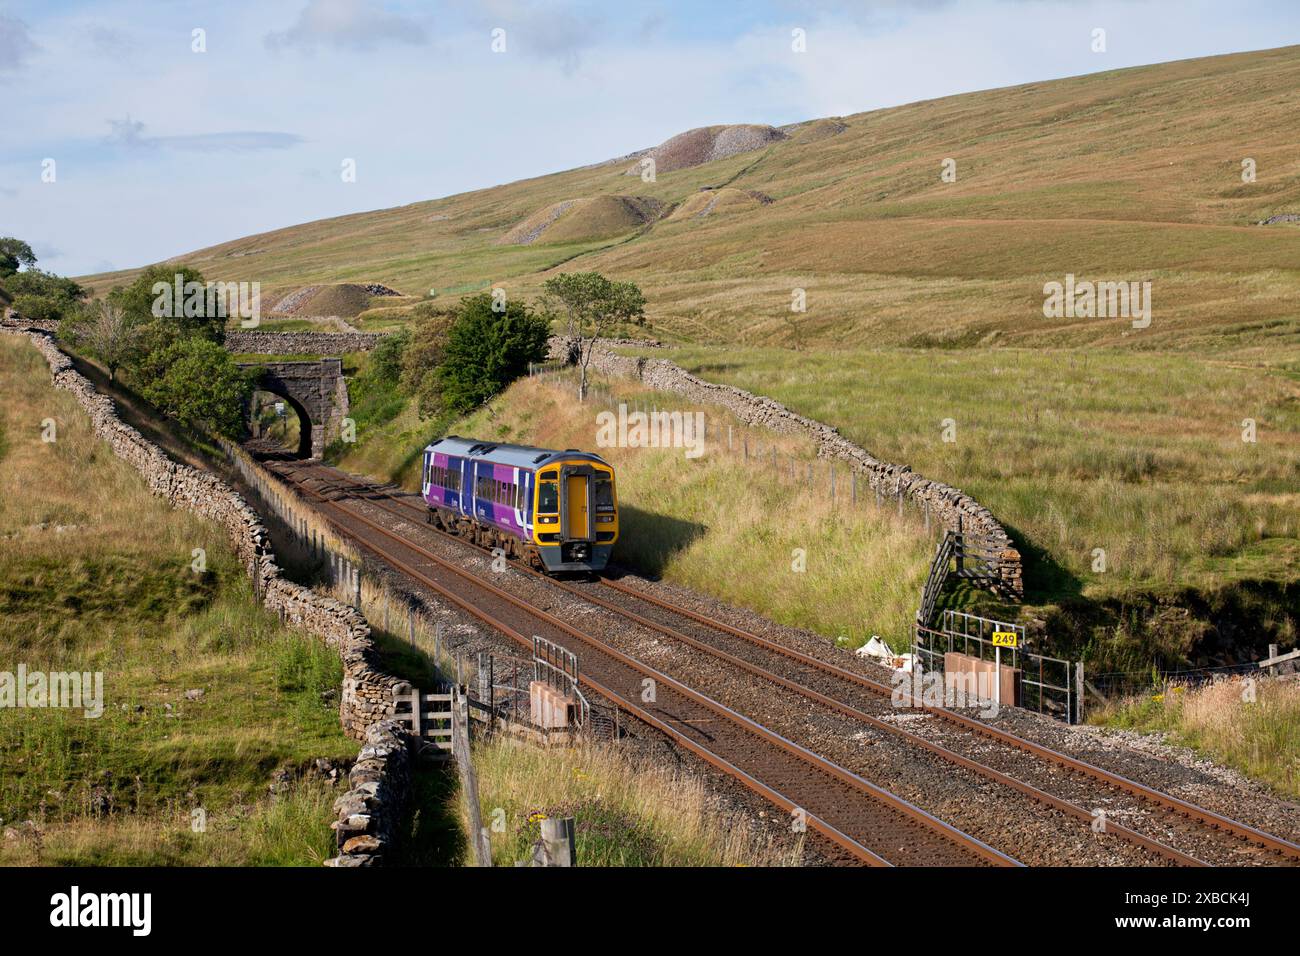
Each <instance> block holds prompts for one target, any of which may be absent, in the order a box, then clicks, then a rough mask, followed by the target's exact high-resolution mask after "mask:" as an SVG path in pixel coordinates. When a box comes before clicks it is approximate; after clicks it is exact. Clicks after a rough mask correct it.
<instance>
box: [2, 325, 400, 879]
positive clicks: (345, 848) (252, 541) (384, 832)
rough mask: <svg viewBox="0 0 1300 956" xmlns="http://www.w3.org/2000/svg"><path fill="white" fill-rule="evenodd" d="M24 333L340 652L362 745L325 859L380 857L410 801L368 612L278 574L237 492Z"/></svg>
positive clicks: (124, 440)
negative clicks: (172, 449) (163, 444)
mask: <svg viewBox="0 0 1300 956" xmlns="http://www.w3.org/2000/svg"><path fill="white" fill-rule="evenodd" d="M25 334H26V335H27V336H28V337H29V338H30V340H31V341H32V344H33V345H35V346H36V348H37V350H38V351H40V353H41V354H42V355H43V356H44V358H45V360H46V362H48V363H49V366H50V377H51V379H52V381H53V383H54V385H55V387H56V388H61V389H65V390H67V391H70V392H72V394H73V395H74V396H75V397H76V398H77V400H78V402H79V403H80V404H81V406H82V408H83V409H84V410H85V411H86V414H87V415H88V416H89V418H90V423H91V428H92V429H93V431H94V433H95V434H96V436H98V437H99V438H101V439H103V440H104V441H106V442H107V443H108V445H109V448H110V449H111V450H112V451H113V453H114V454H115V455H117V457H119V458H121V459H122V460H123V461H125V462H127V463H128V464H130V465H131V466H132V467H133V468H135V469H136V471H138V472H139V473H140V474H141V476H142V477H143V478H144V480H145V483H146V485H147V486H148V487H149V490H150V491H151V492H152V493H153V494H155V495H157V496H159V497H161V498H163V499H165V500H166V501H167V502H168V503H169V504H171V505H172V506H173V507H175V508H184V509H186V510H188V511H191V512H193V513H195V514H197V515H200V516H201V517H204V518H207V519H209V520H211V521H214V522H216V524H218V525H219V526H220V527H222V528H223V529H224V530H225V532H226V535H227V537H228V538H229V539H230V541H231V544H232V545H233V547H234V549H235V553H236V554H237V555H238V556H239V560H240V562H241V563H242V564H243V565H244V567H245V569H246V570H247V571H248V573H249V575H250V577H251V578H252V580H253V586H254V589H255V593H256V594H257V595H258V596H259V597H260V598H261V600H262V603H263V604H264V606H265V607H266V608H267V609H268V610H271V611H274V612H276V613H278V614H279V615H280V616H281V619H282V620H284V621H285V622H286V623H289V624H293V625H295V626H297V627H300V628H302V629H303V630H306V631H307V632H309V633H311V634H313V635H315V636H316V637H319V638H320V639H321V640H323V641H324V642H325V643H326V645H327V646H329V647H332V648H334V649H336V650H337V651H338V653H339V657H340V659H341V660H342V662H343V689H342V694H341V696H340V703H339V722H340V724H341V726H342V728H343V730H344V732H345V733H347V734H348V736H350V737H352V738H354V739H357V740H361V741H364V742H365V746H364V747H363V748H362V750H361V753H360V754H359V755H358V757H357V761H356V764H355V765H354V766H353V768H352V771H351V773H350V775H349V783H350V784H351V785H352V789H351V790H350V791H349V792H348V793H346V794H344V796H343V797H341V798H340V799H339V800H338V801H337V802H336V804H335V809H336V810H337V811H338V812H339V819H338V821H337V822H336V823H335V824H334V829H335V830H336V831H337V832H338V835H339V844H340V856H339V857H336V858H335V859H334V860H333V861H331V863H333V864H334V865H345V866H364V865H370V864H373V863H379V862H382V860H383V856H384V854H385V852H387V851H389V850H390V849H391V847H392V842H393V840H394V838H395V836H396V833H397V824H398V822H399V820H400V818H401V813H402V809H403V807H404V805H405V803H406V801H407V799H409V792H410V787H409V783H410V768H409V756H408V754H407V749H408V746H409V740H408V739H407V734H406V731H405V730H404V729H403V728H402V726H401V725H400V724H398V723H397V722H396V721H393V720H392V719H391V718H392V716H393V714H394V712H395V704H394V689H395V688H396V687H397V686H398V685H399V684H402V683H404V682H403V681H402V680H400V679H399V678H396V677H393V676H391V675H388V674H385V673H384V672H383V670H382V668H381V664H380V660H379V653H378V650H377V649H376V647H375V644H374V641H373V639H372V637H371V633H370V625H369V624H368V623H367V622H366V619H365V618H364V617H363V616H362V615H361V614H360V612H358V611H356V610H355V609H353V608H351V607H348V606H347V605H345V604H342V603H340V602H339V601H336V600H334V599H333V598H330V597H328V596H326V595H323V594H318V593H317V592H315V591H313V590H311V589H310V588H306V587H303V586H302V585H299V584H295V583H294V582H292V581H290V580H288V579H287V578H285V577H284V576H283V575H282V574H281V573H280V568H279V565H278V564H277V563H276V557H275V551H274V549H273V547H272V544H271V538H270V533H269V531H268V530H267V528H266V527H265V526H264V525H263V524H262V519H261V517H260V516H259V515H258V514H257V512H256V511H254V510H253V508H252V507H251V506H250V505H249V504H248V502H247V501H245V500H244V498H243V497H242V496H241V495H240V494H239V493H238V492H236V491H235V490H234V489H233V488H231V487H230V486H228V485H227V484H226V483H225V482H223V481H222V480H221V479H219V478H218V477H216V476H215V475H213V474H210V473H208V472H206V471H200V470H199V469H197V468H193V467H190V466H189V465H185V464H181V463H178V462H175V461H173V460H172V459H170V458H168V457H167V455H165V454H164V453H163V452H162V450H161V449H160V448H158V446H157V445H155V444H153V443H152V442H150V441H149V440H148V439H146V438H145V437H144V436H143V435H141V434H140V432H138V431H137V430H136V429H135V428H133V427H131V426H130V425H128V424H126V423H125V422H123V421H122V420H121V419H120V418H118V415H117V410H116V407H115V406H114V404H113V401H112V399H110V398H108V397H107V396H105V395H101V394H99V392H97V391H96V390H95V387H94V385H93V384H92V383H91V381H90V380H89V379H88V378H86V377H85V376H84V375H82V374H81V373H80V372H78V371H77V370H76V368H75V367H74V366H73V364H72V360H71V359H70V358H69V357H68V356H67V355H65V354H64V353H63V352H62V351H60V350H59V348H58V347H57V346H56V345H55V343H54V340H53V339H52V338H51V337H50V336H49V335H48V334H46V333H45V332H43V331H39V330H25ZM363 811H364V812H363Z"/></svg>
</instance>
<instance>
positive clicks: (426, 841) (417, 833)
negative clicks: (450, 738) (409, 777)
mask: <svg viewBox="0 0 1300 956" xmlns="http://www.w3.org/2000/svg"><path fill="white" fill-rule="evenodd" d="M459 786H460V784H459V781H458V779H457V776H456V770H455V766H454V765H453V764H451V763H450V762H449V763H446V764H443V765H441V766H439V765H436V764H428V763H421V764H418V765H417V766H416V768H415V779H414V780H413V781H412V784H411V803H410V807H409V809H408V810H407V812H406V815H405V817H404V818H403V820H402V829H401V833H402V838H401V839H400V840H398V848H397V854H396V856H395V857H394V859H393V862H394V863H395V864H396V865H397V866H458V865H459V864H460V862H461V861H462V860H463V859H464V858H465V852H466V849H467V846H468V844H467V843H466V840H465V832H464V830H463V829H462V828H461V822H460V815H459V814H458V813H457V810H456V806H457V804H456V794H457V792H458V790H459Z"/></svg>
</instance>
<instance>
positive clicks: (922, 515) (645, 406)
mask: <svg viewBox="0 0 1300 956" xmlns="http://www.w3.org/2000/svg"><path fill="white" fill-rule="evenodd" d="M529 376H530V377H531V378H533V379H536V380H538V381H540V382H543V383H547V384H550V385H552V386H554V387H555V388H556V389H557V390H559V391H560V392H561V393H562V394H564V395H565V396H567V397H568V398H569V399H570V400H571V401H573V402H575V403H576V402H577V401H578V380H579V379H578V373H577V372H576V371H575V370H574V368H573V366H571V365H565V364H563V363H558V362H550V363H545V364H534V365H531V366H530V367H529ZM583 404H585V405H588V406H590V407H591V408H593V409H597V410H600V411H610V412H618V411H619V410H620V408H622V409H624V410H625V411H626V414H627V416H628V417H629V418H630V417H631V416H632V415H644V416H646V421H647V422H648V423H657V424H663V423H666V422H667V421H669V419H668V418H665V416H674V415H685V414H690V413H696V412H700V413H702V414H703V416H704V417H703V426H702V429H701V439H702V444H703V448H704V454H706V455H707V454H715V453H719V454H720V453H725V454H727V455H730V456H732V457H734V458H737V459H739V460H740V461H741V462H742V463H744V464H745V465H746V466H749V467H754V468H762V469H763V470H764V473H765V474H767V475H771V476H772V477H774V478H777V479H779V480H781V481H783V482H784V483H785V484H786V485H787V486H793V487H797V488H801V489H803V490H806V491H807V492H808V493H809V494H810V495H814V496H819V497H821V498H823V499H824V500H825V501H827V502H828V503H829V504H830V505H831V507H850V508H854V507H860V506H861V507H864V506H867V505H873V506H874V507H875V508H876V510H877V511H879V512H885V511H890V512H893V514H894V515H895V516H896V517H897V518H899V519H905V520H914V521H915V522H916V523H917V524H918V525H919V526H920V529H921V530H922V531H923V532H924V533H925V534H926V535H927V536H930V535H941V534H942V533H943V531H944V524H943V521H942V520H941V519H940V517H939V515H938V514H937V513H936V512H935V511H934V509H933V508H931V506H930V503H929V502H928V501H926V500H924V499H917V498H913V497H911V496H909V495H907V494H906V493H905V488H904V487H903V486H902V484H901V483H900V484H898V485H897V486H896V487H895V488H893V489H883V488H881V487H880V486H879V485H872V484H871V482H870V481H868V480H867V479H866V478H865V477H863V475H862V474H861V472H860V471H859V470H858V469H857V468H854V467H852V466H851V465H850V464H849V463H848V462H845V461H839V460H837V459H831V458H823V457H819V456H816V455H807V454H803V455H800V454H794V453H792V452H791V451H790V450H789V448H788V445H789V444H790V440H789V439H787V440H785V441H781V440H779V439H775V438H772V437H770V436H768V435H765V434H764V430H763V429H761V428H750V427H748V426H744V425H740V424H737V423H735V422H732V421H727V420H726V418H725V417H724V416H722V415H718V414H711V412H712V410H711V409H703V408H700V407H699V406H695V405H691V404H689V403H686V402H674V401H670V400H668V396H665V395H664V394H662V393H657V392H655V393H650V394H646V393H644V392H638V391H631V392H630V393H629V391H628V390H627V389H616V388H614V387H613V386H612V385H611V383H610V382H609V381H607V380H605V379H603V378H592V379H589V381H588V385H587V395H586V400H585V401H584V403H583ZM652 433H653V432H652ZM796 440H799V439H796Z"/></svg>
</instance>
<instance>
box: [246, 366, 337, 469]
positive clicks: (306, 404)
mask: <svg viewBox="0 0 1300 956" xmlns="http://www.w3.org/2000/svg"><path fill="white" fill-rule="evenodd" d="M239 367H240V368H242V369H247V370H249V371H252V372H256V373H257V388H258V389H260V390H261V391H264V392H270V393H271V394H272V395H276V396H279V397H280V398H283V399H284V400H285V401H286V402H287V403H288V404H289V407H291V408H292V409H293V410H294V412H296V413H297V415H298V423H299V426H300V427H299V433H298V455H299V457H302V458H320V457H321V456H322V455H324V454H325V448H326V446H327V445H329V443H330V442H332V441H334V439H336V438H338V437H339V434H340V432H341V431H342V428H343V419H344V418H346V417H347V414H348V386H347V381H346V380H345V379H344V378H343V361H342V359H337V358H323V359H318V360H316V361H309V362H247V363H240V366H239Z"/></svg>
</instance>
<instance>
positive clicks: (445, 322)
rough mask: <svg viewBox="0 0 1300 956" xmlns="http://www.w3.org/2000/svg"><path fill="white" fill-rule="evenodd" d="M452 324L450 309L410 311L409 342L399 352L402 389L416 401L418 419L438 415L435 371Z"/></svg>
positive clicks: (439, 400) (439, 402) (439, 390)
mask: <svg viewBox="0 0 1300 956" xmlns="http://www.w3.org/2000/svg"><path fill="white" fill-rule="evenodd" d="M455 321H456V312H455V310H452V309H434V308H433V307H431V306H428V305H427V303H421V304H420V305H418V306H416V308H415V310H414V320H413V321H412V323H411V325H410V330H411V338H410V341H409V342H408V343H407V345H406V348H405V349H404V350H403V351H402V377H401V384H402V388H403V389H404V390H405V391H406V392H407V393H408V394H411V395H414V396H415V398H416V408H417V411H418V412H419V415H420V417H421V418H432V417H433V416H434V415H437V414H438V413H439V412H440V411H442V387H441V386H440V385H439V383H438V367H439V366H440V365H442V363H443V360H444V359H445V357H446V354H447V341H448V339H449V338H450V336H451V327H452V325H453V324H454V323H455Z"/></svg>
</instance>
